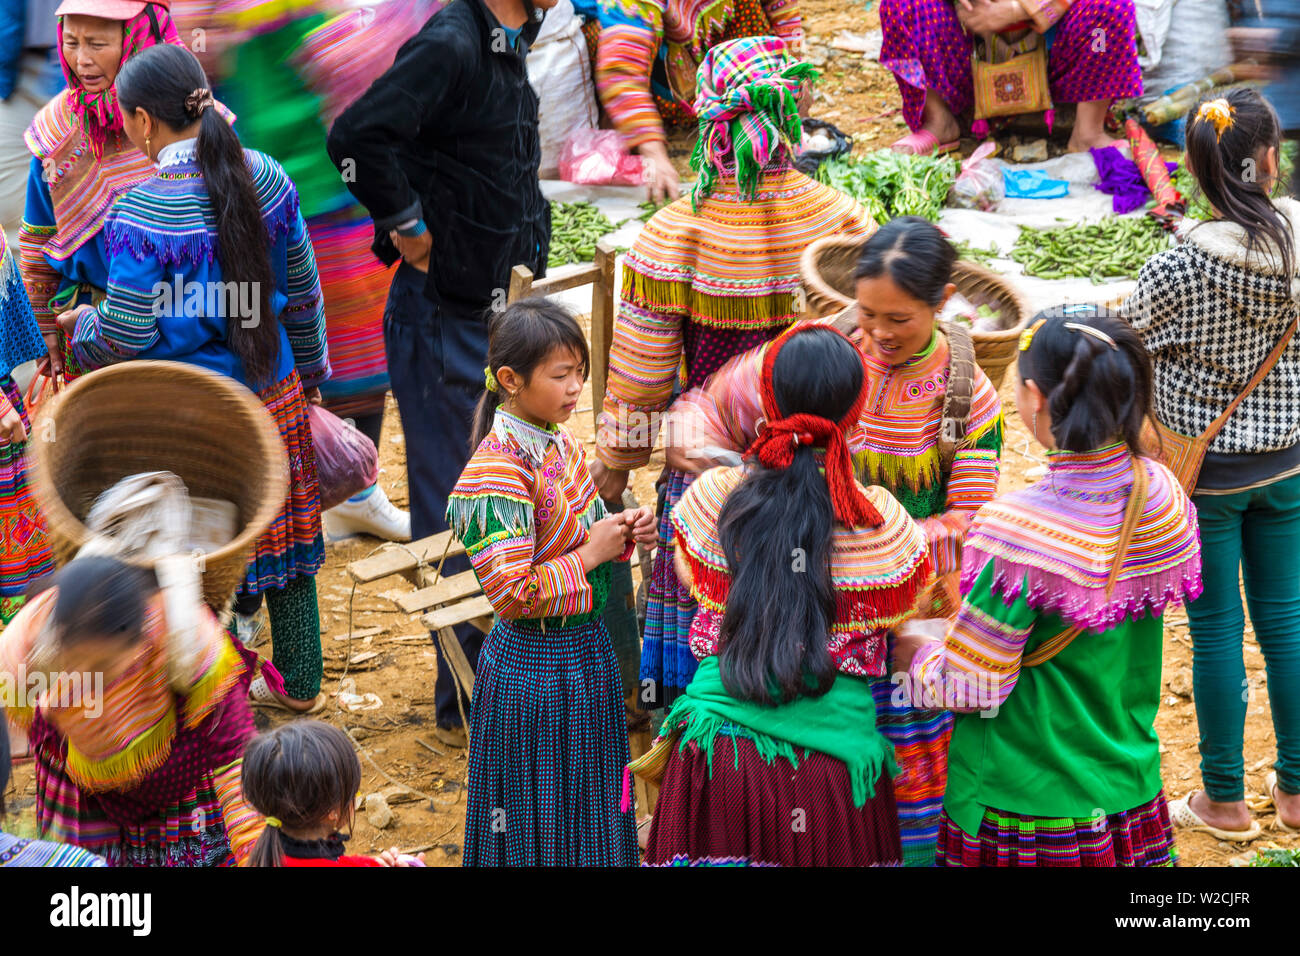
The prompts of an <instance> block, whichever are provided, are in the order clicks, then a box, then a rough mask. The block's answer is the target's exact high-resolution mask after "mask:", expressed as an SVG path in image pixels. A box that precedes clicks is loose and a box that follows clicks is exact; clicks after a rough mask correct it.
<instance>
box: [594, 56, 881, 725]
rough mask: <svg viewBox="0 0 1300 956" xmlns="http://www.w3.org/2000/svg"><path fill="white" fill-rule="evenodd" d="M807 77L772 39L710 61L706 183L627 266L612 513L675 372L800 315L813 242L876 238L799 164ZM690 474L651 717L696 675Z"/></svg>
mask: <svg viewBox="0 0 1300 956" xmlns="http://www.w3.org/2000/svg"><path fill="white" fill-rule="evenodd" d="M813 74H814V71H813V69H812V67H810V66H809V65H808V64H806V63H795V62H794V61H792V60H791V59H790V58H789V57H788V55H787V51H786V48H785V45H784V43H782V41H781V40H779V39H777V38H775V37H756V38H752V39H744V40H733V41H731V42H728V43H724V44H722V45H721V46H717V47H714V48H713V49H712V50H710V51H709V52H708V53H707V54H706V56H705V61H704V65H703V66H701V67H700V73H699V90H700V92H699V96H698V98H697V100H696V106H697V109H698V112H699V115H700V138H699V141H698V142H697V143H696V147H695V156H694V157H693V159H692V163H693V164H694V166H695V168H696V169H697V170H699V173H700V178H699V182H698V183H697V184H696V187H695V191H694V193H693V194H692V196H691V198H689V199H687V198H683V199H680V200H678V201H677V202H675V203H673V204H672V205H670V206H667V207H665V208H664V209H661V210H660V211H659V212H658V213H656V214H655V215H654V216H653V217H652V218H651V219H650V221H649V222H648V223H647V224H646V227H645V229H643V230H642V232H641V235H640V236H639V237H638V238H637V240H636V242H635V243H634V245H633V246H632V251H631V252H629V253H628V255H627V258H626V260H625V262H624V269H623V290H622V298H621V303H620V306H619V312H618V315H617V317H616V318H615V322H614V339H613V345H612V348H611V350H610V358H609V380H608V385H607V387H606V393H605V396H604V410H603V413H602V415H601V418H600V426H599V429H598V431H597V447H596V455H597V458H598V461H597V462H596V463H594V464H593V466H592V469H593V475H594V476H595V477H596V481H597V486H598V487H599V488H600V493H601V497H602V498H604V500H605V501H607V502H616V501H618V500H619V499H620V497H621V495H622V493H623V489H624V488H625V487H626V485H627V475H628V470H629V469H631V468H638V467H641V466H643V465H645V464H646V462H647V461H648V460H649V458H650V453H651V450H652V449H653V448H654V445H655V439H656V435H657V432H658V424H659V418H660V416H661V415H662V414H663V413H664V412H665V411H666V410H667V409H668V406H669V403H670V402H671V399H672V394H673V388H674V384H675V383H676V382H677V380H678V369H679V367H680V366H682V365H683V363H684V365H685V373H684V375H683V377H682V385H683V387H684V388H694V387H695V386H697V385H700V384H702V383H703V382H704V380H705V379H706V378H708V376H709V375H711V374H713V372H715V371H717V369H718V367H719V366H720V365H722V363H723V362H725V361H726V360H727V359H729V358H731V357H732V356H733V355H736V354H738V353H740V352H744V351H746V350H748V349H751V348H753V347H754V346H756V345H759V344H761V343H763V342H765V341H768V340H769V339H771V338H773V337H774V336H776V335H777V334H778V333H779V332H780V331H781V330H782V329H783V328H785V327H786V326H787V325H789V324H790V323H791V322H793V321H794V319H795V318H796V316H797V315H798V311H799V310H798V308H797V305H796V301H795V296H796V294H797V293H798V291H799V257H800V255H802V253H803V250H804V249H805V248H806V247H807V245H808V243H810V242H812V241H813V240H814V239H817V238H820V237H821V236H826V235H831V234H834V233H839V232H844V233H851V234H854V235H860V236H865V235H867V234H869V233H870V232H871V231H872V230H873V229H874V228H875V223H874V222H873V221H872V219H871V216H870V214H869V213H868V212H867V211H866V210H865V209H864V208H863V207H862V206H861V205H860V204H859V203H858V202H856V201H855V200H853V199H850V198H849V197H848V196H845V195H844V194H843V193H840V192H838V191H837V190H834V189H831V188H830V187H829V186H823V185H820V184H818V183H815V182H813V181H812V180H811V179H809V178H808V177H807V176H805V175H803V173H800V172H798V171H796V170H795V169H794V168H793V166H791V156H790V148H791V146H790V144H791V142H792V141H798V139H799V136H800V128H801V127H800V122H799V115H798V109H797V104H796V100H797V97H798V95H799V92H800V90H801V89H802V88H803V84H804V82H805V81H806V80H808V79H810V78H811V77H812V76H813ZM691 477H692V476H690V475H686V474H683V473H682V472H680V471H669V472H668V474H667V489H666V499H665V503H664V510H663V514H662V516H661V518H660V525H659V546H658V549H657V551H656V552H655V558H654V570H653V574H652V577H651V580H650V584H649V606H648V610H647V614H646V627H645V643H644V647H643V652H642V658H641V678H642V692H641V697H640V702H641V705H642V706H644V707H647V708H648V709H655V708H658V707H663V706H665V705H667V704H671V703H672V701H673V698H674V697H676V695H678V694H680V693H681V692H682V690H683V689H685V687H686V685H687V684H689V683H690V680H691V675H692V674H694V672H695V659H694V658H693V657H692V656H691V653H690V649H689V647H688V645H687V635H688V633H689V631H690V626H691V616H692V615H693V614H694V613H695V602H694V601H693V600H692V599H691V597H690V594H689V593H688V592H687V590H686V589H685V588H684V587H683V586H682V585H681V584H680V583H679V582H678V580H677V576H676V574H675V573H674V571H673V565H672V530H671V526H670V525H669V522H668V518H669V512H670V511H671V509H672V506H673V505H674V504H676V503H677V501H678V499H680V498H681V495H682V492H683V491H684V490H685V488H686V485H687V484H688V483H689V480H690V478H691ZM647 682H648V683H647Z"/></svg>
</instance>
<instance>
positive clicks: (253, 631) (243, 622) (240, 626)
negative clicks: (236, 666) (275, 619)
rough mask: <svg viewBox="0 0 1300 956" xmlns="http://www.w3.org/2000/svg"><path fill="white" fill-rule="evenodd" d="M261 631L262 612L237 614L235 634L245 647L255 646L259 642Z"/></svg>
mask: <svg viewBox="0 0 1300 956" xmlns="http://www.w3.org/2000/svg"><path fill="white" fill-rule="evenodd" d="M261 633H262V615H261V614H236V615H235V636H236V637H238V638H239V643H241V644H243V645H244V646H245V647H253V646H254V645H255V644H256V643H257V638H258V636H259V635H260V634H261Z"/></svg>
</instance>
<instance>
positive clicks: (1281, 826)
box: [1264, 770, 1300, 833]
mask: <svg viewBox="0 0 1300 956" xmlns="http://www.w3.org/2000/svg"><path fill="white" fill-rule="evenodd" d="M1264 789H1265V790H1266V791H1267V792H1268V798H1269V800H1271V801H1272V802H1273V806H1274V807H1276V806H1277V795H1276V794H1275V793H1274V792H1273V791H1275V790H1277V771H1276V770H1270V771H1269V772H1268V776H1266V777H1265V778H1264ZM1271 825H1272V827H1273V829H1275V830H1281V831H1282V832H1283V833H1300V827H1293V826H1291V825H1290V824H1289V823H1283V822H1282V811H1281V810H1279V811H1278V812H1277V816H1276V817H1274V818H1273V823H1272V824H1271Z"/></svg>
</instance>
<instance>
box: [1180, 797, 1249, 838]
mask: <svg viewBox="0 0 1300 956" xmlns="http://www.w3.org/2000/svg"><path fill="white" fill-rule="evenodd" d="M1196 792H1197V791H1195V790H1193V791H1191V792H1190V793H1188V794H1187V796H1185V797H1180V798H1179V799H1177V800H1174V801H1173V802H1171V803H1170V804H1169V819H1170V820H1172V821H1173V823H1174V826H1176V827H1178V828H1179V829H1182V830H1186V831H1188V832H1189V833H1208V834H1209V835H1210V836H1212V837H1214V838H1215V839H1217V840H1227V841H1228V842H1230V843H1249V842H1250V841H1251V840H1256V839H1258V838H1259V836H1260V834H1261V833H1263V832H1264V831H1263V829H1262V828H1261V827H1260V825H1259V823H1258V822H1257V821H1255V820H1251V821H1250V827H1249V828H1248V829H1245V830H1220V829H1219V828H1218V827H1212V826H1210V825H1209V824H1208V823H1206V822H1205V821H1204V820H1202V819H1201V818H1200V817H1199V816H1198V815H1197V814H1196V811H1195V810H1193V809H1192V796H1193V795H1194V794H1195V793H1196Z"/></svg>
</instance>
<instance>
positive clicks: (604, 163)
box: [560, 129, 645, 186]
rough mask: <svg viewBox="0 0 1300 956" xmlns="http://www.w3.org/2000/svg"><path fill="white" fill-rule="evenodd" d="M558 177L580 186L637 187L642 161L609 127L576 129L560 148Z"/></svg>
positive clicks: (642, 178)
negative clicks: (625, 146) (630, 151)
mask: <svg viewBox="0 0 1300 956" xmlns="http://www.w3.org/2000/svg"><path fill="white" fill-rule="evenodd" d="M560 178H561V179H563V180H565V181H566V182H570V183H577V184H578V185H581V186H640V185H641V184H642V183H643V182H645V163H644V161H643V160H642V159H641V157H640V156H633V155H631V154H630V153H628V152H626V151H625V150H624V149H623V138H622V137H621V136H619V134H618V132H617V131H616V130H612V129H580V130H578V131H577V132H575V133H574V134H573V135H572V136H570V137H569V138H568V140H567V141H566V142H565V144H564V148H563V149H561V150H560Z"/></svg>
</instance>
